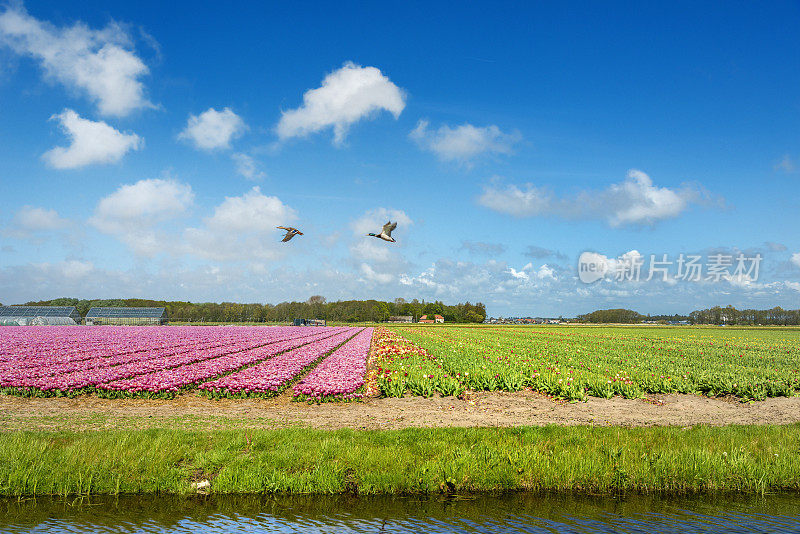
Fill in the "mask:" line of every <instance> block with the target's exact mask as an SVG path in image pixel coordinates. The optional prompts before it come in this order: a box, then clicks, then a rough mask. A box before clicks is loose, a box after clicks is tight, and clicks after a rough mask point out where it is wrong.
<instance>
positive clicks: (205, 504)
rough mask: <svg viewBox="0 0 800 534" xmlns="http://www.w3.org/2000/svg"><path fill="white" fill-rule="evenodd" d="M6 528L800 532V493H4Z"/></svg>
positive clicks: (1, 511)
mask: <svg viewBox="0 0 800 534" xmlns="http://www.w3.org/2000/svg"><path fill="white" fill-rule="evenodd" d="M0 532H2V533H15V534H16V533H22V532H24V533H40V532H41V533H48V534H51V533H52V534H67V533H70V534H73V533H112V532H113V533H184V532H186V533H189V532H191V533H205V532H210V533H238V532H244V533H254V534H255V533H261V532H265V533H266V532H286V533H321V532H325V533H375V534H379V533H399V532H419V533H440V532H441V533H444V532H458V533H501V532H502V533H511V532H524V533H606V532H609V533H610V532H625V533H643V534H644V533H647V534H653V533H680V534H691V533H754V532H757V533H773V532H774V533H790V532H792V533H800V495H798V494H792V495H786V494H783V495H768V496H758V497H753V496H749V497H742V496H731V495H726V496H720V495H717V496H707V495H706V496H701V497H696V496H693V497H684V498H680V497H678V498H676V497H670V498H665V497H656V496H640V495H628V496H624V497H587V496H565V495H532V494H525V493H510V494H503V495H465V496H449V497H440V496H434V497H347V496H333V497H318V496H314V497H267V496H263V497H262V496H209V497H200V496H192V497H154V496H126V497H117V498H109V497H104V498H82V499H74V498H66V499H65V498H36V499H3V500H0Z"/></svg>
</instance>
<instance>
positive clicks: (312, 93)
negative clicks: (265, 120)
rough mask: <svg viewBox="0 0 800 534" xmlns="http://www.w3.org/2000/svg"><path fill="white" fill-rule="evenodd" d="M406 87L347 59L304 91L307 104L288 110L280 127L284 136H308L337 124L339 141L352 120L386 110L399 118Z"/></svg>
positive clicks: (278, 131)
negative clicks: (339, 66)
mask: <svg viewBox="0 0 800 534" xmlns="http://www.w3.org/2000/svg"><path fill="white" fill-rule="evenodd" d="M405 105H406V104H405V95H404V93H403V91H402V90H401V89H400V88H399V87H397V86H396V85H395V84H394V83H392V82H391V81H390V80H389V78H388V77H387V76H385V75H383V74H382V73H381V71H380V70H379V69H377V68H375V67H361V66H359V65H356V64H354V63H351V62H348V63H345V64H344V66H343V67H342V68H340V69H339V70H336V71H334V72H332V73H330V74H328V75H327V76H325V79H324V80H323V81H322V86H321V87H318V88H316V89H309V90H308V91H306V92H305V94H304V95H303V105H302V106H300V107H299V108H296V109H291V110H288V111H284V112H283V113H282V116H281V120H280V121H279V122H278V126H277V128H276V131H277V133H278V137H279V138H280V139H281V140H286V139H290V138H292V137H306V136H307V135H309V134H312V133H316V132H319V131H321V130H324V129H326V128H331V127H332V128H333V136H334V137H333V138H334V143H335V144H337V145H338V144H341V143H342V142H344V139H345V137H347V131H348V129H349V128H350V126H351V125H352V124H355V123H356V122H358V121H360V120H362V119H365V118H369V117H371V116H372V115H374V114H376V113H377V112H379V111H381V110H386V111H388V112H390V113H391V114H392V115H394V117H395V118H397V117H399V116H400V113H401V112H402V111H403V108H405Z"/></svg>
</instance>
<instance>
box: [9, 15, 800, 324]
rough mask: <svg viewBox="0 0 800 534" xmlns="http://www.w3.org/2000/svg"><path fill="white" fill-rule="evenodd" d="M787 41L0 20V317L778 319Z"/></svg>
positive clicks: (115, 18) (794, 99)
mask: <svg viewBox="0 0 800 534" xmlns="http://www.w3.org/2000/svg"><path fill="white" fill-rule="evenodd" d="M798 35H800V7H799V6H798V4H797V3H790V2H773V3H769V4H768V5H755V4H733V3H706V4H702V5H699V4H697V3H694V2H692V3H689V2H687V3H669V4H665V5H661V6H655V5H650V6H644V5H639V4H637V3H611V4H602V5H601V4H597V3H586V4H578V3H576V4H571V5H561V4H550V5H536V4H532V3H523V4H520V3H497V2H492V3H474V4H470V5H468V6H460V7H459V10H454V9H453V7H452V5H451V4H449V3H441V4H433V5H431V4H430V3H427V2H426V3H416V4H415V3H408V2H404V3H396V4H389V3H381V4H380V5H377V4H374V3H363V4H359V3H350V4H347V5H344V6H343V5H339V4H330V5H329V6H327V7H325V6H322V7H321V6H318V5H316V4H307V5H300V4H296V3H276V4H274V5H267V6H264V5H259V4H256V3H253V4H252V5H251V4H235V5H232V6H226V7H220V6H219V5H217V4H211V3H208V4H203V3H197V2H193V3H182V2H173V3H169V4H168V5H167V4H164V3H161V2H160V3H154V2H138V3H122V2H120V3H117V4H115V3H112V2H80V3H77V2H75V3H72V2H25V3H22V2H11V3H5V4H2V6H0V302H2V303H4V304H9V303H21V302H25V301H27V300H38V299H46V298H54V297H59V296H77V297H81V298H105V297H142V298H166V299H182V300H191V301H206V300H213V301H221V300H235V301H243V302H272V303H276V302H280V301H284V300H305V299H306V298H308V297H309V296H311V295H314V294H321V295H324V296H326V297H327V298H328V299H329V300H336V299H350V298H380V299H394V298H396V297H404V298H406V299H411V298H420V299H422V298H424V299H426V300H433V299H438V300H443V301H445V302H448V303H453V302H458V301H467V300H469V301H471V302H475V301H481V302H484V303H485V304H486V305H487V310H488V312H489V313H490V314H492V315H544V316H557V315H565V316H571V315H575V314H578V313H583V312H587V311H591V310H593V309H597V308H609V307H628V308H633V309H636V310H638V311H640V312H643V313H688V312H689V311H691V310H693V309H697V308H701V307H708V306H713V305H727V304H732V305H735V306H737V307H756V308H764V307H772V306H774V305H780V306H783V307H791V308H797V307H799V306H800V233H798V231H797V228H798V226H800V215H798V214H799V213H800V127H799V126H800V91H798V87H800V37H798ZM389 218H391V220H393V221H394V220H397V221H398V222H399V224H398V228H397V230H396V231H395V233H394V236H395V237H396V239H397V243H394V244H391V243H385V242H382V241H379V240H376V239H374V238H369V237H367V236H366V235H365V234H366V233H367V232H376V231H378V230H379V229H380V226H381V225H382V224H383V223H384V222H385V221H386V220H387V219H389ZM282 224H290V225H294V226H297V227H298V228H300V229H301V230H302V231H304V232H305V235H303V236H299V237H296V238H295V239H293V240H292V241H291V242H289V243H285V244H284V243H280V237H281V235H280V231H279V230H277V229H275V228H274V227H275V226H277V225H282ZM584 252H591V253H593V255H592V256H591V258H592V259H593V261H595V262H597V263H598V264H601V265H602V266H603V270H604V271H605V275H604V276H602V277H601V278H600V279H599V280H597V281H595V282H593V283H584V282H582V281H581V280H580V279H579V276H578V259H579V257H580V256H581V254H582V253H584ZM664 254H666V255H667V260H668V261H670V262H672V263H671V264H670V269H669V272H668V273H667V274H666V276H664V277H661V276H656V277H653V279H651V280H649V281H647V280H645V279H646V278H647V275H648V274H649V273H648V269H649V268H650V265H651V263H652V262H651V260H652V258H651V255H655V257H657V258H658V259H662V258H663V255H664ZM681 254H684V255H685V256H689V255H697V256H701V258H702V263H703V264H704V266H705V267H706V269H708V265H709V262H711V256H713V255H715V254H721V255H723V256H724V257H729V258H730V264H729V265H726V269H725V272H726V275H725V276H722V277H721V278H719V279H716V277H714V276H707V273H706V272H703V276H702V279H701V280H700V281H695V280H689V279H686V277H681V274H680V273H679V272H677V268H678V266H677V260H678V258H679V256H680V255H681ZM757 255H758V256H759V257H760V258H761V260H760V261H759V262H758V267H759V270H758V272H757V273H756V272H755V271H753V270H752V269H749V270H742V269H741V266H742V265H744V263H746V262H749V263H747V265H748V266H749V267H752V265H753V263H754V261H753V260H752V259H753V258H755V257H756V256H757ZM637 258H640V260H639V259H637ZM737 258H740V259H741V261H740V262H737ZM639 261H641V265H642V266H641V269H642V273H643V276H641V279H638V280H637V279H630V278H632V277H630V276H628V277H626V276H623V275H621V274H620V273H621V272H623V271H624V269H622V267H621V266H625V265H629V266H635V265H638V262H639ZM742 262H744V263H742ZM740 263H741V264H742V265H739V264H740ZM737 266H739V267H740V268H739V269H738V270H737ZM621 269H622V271H621Z"/></svg>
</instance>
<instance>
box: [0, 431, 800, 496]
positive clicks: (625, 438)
mask: <svg viewBox="0 0 800 534" xmlns="http://www.w3.org/2000/svg"><path fill="white" fill-rule="evenodd" d="M202 479H209V480H211V483H212V487H211V491H212V492H214V493H273V492H278V493H360V494H377V493H433V492H464V491H493V490H508V489H528V490H535V491H577V492H583V493H611V492H617V491H635V492H675V493H679V492H705V491H734V492H768V491H777V490H794V491H798V490H800V425H789V426H728V427H716V428H711V427H694V428H689V429H681V428H675V427H661V428H619V427H569V428H568V427H558V426H548V427H518V428H468V429H460V428H447V429H406V430H396V431H353V430H338V431H323V430H311V429H305V428H293V429H283V430H246V431H242V430H213V431H192V430H168V429H151V430H116V431H104V432H101V431H92V432H8V433H1V434H0V495H34V494H36V495H43V494H117V493H185V492H189V491H191V487H190V484H191V482H192V481H193V480H194V481H196V480H202Z"/></svg>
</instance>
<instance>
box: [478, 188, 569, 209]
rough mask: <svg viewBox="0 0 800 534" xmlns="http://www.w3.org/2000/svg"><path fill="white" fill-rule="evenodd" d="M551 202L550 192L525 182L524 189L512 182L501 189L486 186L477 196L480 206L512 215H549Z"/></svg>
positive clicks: (551, 206) (551, 207)
mask: <svg viewBox="0 0 800 534" xmlns="http://www.w3.org/2000/svg"><path fill="white" fill-rule="evenodd" d="M553 202H554V201H553V198H552V195H550V193H548V192H547V191H545V190H544V189H540V188H537V187H534V186H532V185H531V184H526V186H525V189H524V190H523V189H520V188H519V187H517V186H516V185H514V184H511V185H509V186H507V187H505V188H503V189H501V188H499V187H497V186H486V187H484V190H483V194H482V195H481V196H480V197H478V203H479V204H481V205H482V206H485V207H487V208H489V209H490V210H493V211H497V212H499V213H505V214H507V215H513V216H514V217H533V216H537V215H550V214H551V212H552V211H553Z"/></svg>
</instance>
